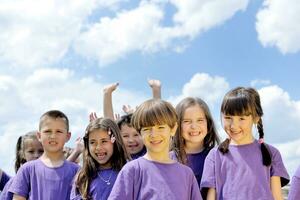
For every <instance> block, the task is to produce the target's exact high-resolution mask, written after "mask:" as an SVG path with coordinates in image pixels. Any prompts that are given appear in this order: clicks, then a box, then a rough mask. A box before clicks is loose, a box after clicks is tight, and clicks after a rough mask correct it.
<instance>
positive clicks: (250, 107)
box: [219, 87, 272, 166]
mask: <svg viewBox="0 0 300 200" xmlns="http://www.w3.org/2000/svg"><path fill="white" fill-rule="evenodd" d="M221 113H223V114H225V115H252V117H253V119H258V122H257V130H258V133H259V139H263V138H264V130H263V123H262V116H263V110H262V107H261V103H260V97H259V94H258V92H257V91H256V90H255V89H254V88H244V87H237V88H235V89H232V90H230V91H229V92H228V93H227V94H226V95H225V97H224V99H223V102H222V106H221ZM229 143H230V140H229V139H228V138H227V139H226V140H225V141H224V142H222V143H221V144H220V145H219V150H220V151H221V152H222V153H223V154H225V153H227V152H228V147H229ZM261 153H262V158H263V161H262V162H263V164H264V165H265V166H270V165H271V163H272V158H271V154H270V152H269V150H268V147H267V146H266V144H265V143H261Z"/></svg>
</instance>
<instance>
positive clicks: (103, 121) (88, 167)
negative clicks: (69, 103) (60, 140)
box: [75, 118, 130, 199]
mask: <svg viewBox="0 0 300 200" xmlns="http://www.w3.org/2000/svg"><path fill="white" fill-rule="evenodd" d="M95 130H104V131H107V132H109V131H110V132H111V135H110V137H115V139H116V140H115V142H114V143H113V154H112V156H111V158H110V162H111V167H112V169H113V170H116V171H120V170H121V168H122V167H123V166H124V165H125V164H126V162H127V160H129V158H130V157H129V155H128V154H127V152H126V149H125V146H124V144H123V141H122V138H121V134H120V129H119V128H118V126H117V124H116V123H115V122H114V121H113V120H111V119H109V118H97V119H96V120H94V121H91V122H90V123H89V125H88V126H87V128H86V131H85V135H84V137H83V140H84V151H83V166H82V168H81V169H80V171H79V172H78V174H77V176H76V180H75V185H76V192H77V193H80V194H81V196H82V198H83V199H91V197H90V194H89V187H90V184H91V182H92V180H93V179H95V178H96V176H97V173H98V171H99V169H100V164H99V163H98V162H97V161H96V160H95V159H94V158H93V157H92V156H91V153H90V151H89V134H90V133H91V132H92V131H95Z"/></svg>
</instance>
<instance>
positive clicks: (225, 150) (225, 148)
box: [218, 138, 230, 154]
mask: <svg viewBox="0 0 300 200" xmlns="http://www.w3.org/2000/svg"><path fill="white" fill-rule="evenodd" d="M229 143H230V139H229V138H227V139H226V140H225V141H224V142H222V143H221V144H220V145H219V147H218V149H219V151H221V152H222V153H223V154H225V153H228V151H229V150H228V148H229Z"/></svg>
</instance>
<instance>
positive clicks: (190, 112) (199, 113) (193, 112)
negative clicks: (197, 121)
mask: <svg viewBox="0 0 300 200" xmlns="http://www.w3.org/2000/svg"><path fill="white" fill-rule="evenodd" d="M186 117H205V113H204V110H203V109H202V108H201V107H200V106H199V105H193V106H190V107H188V108H187V109H185V111H184V118H186Z"/></svg>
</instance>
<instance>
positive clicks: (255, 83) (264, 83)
mask: <svg viewBox="0 0 300 200" xmlns="http://www.w3.org/2000/svg"><path fill="white" fill-rule="evenodd" d="M270 84H271V81H270V80H261V79H256V80H253V81H251V83H250V85H251V87H258V86H267V85H270Z"/></svg>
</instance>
